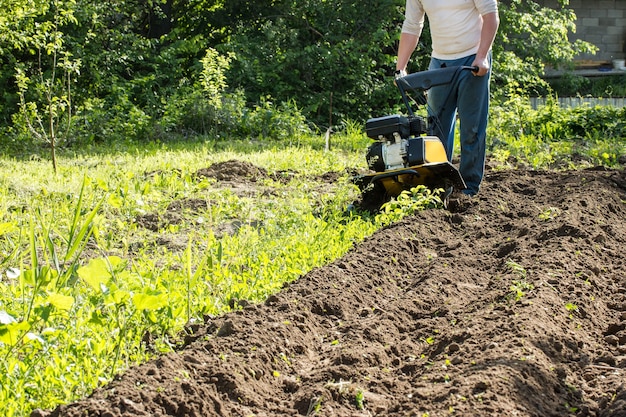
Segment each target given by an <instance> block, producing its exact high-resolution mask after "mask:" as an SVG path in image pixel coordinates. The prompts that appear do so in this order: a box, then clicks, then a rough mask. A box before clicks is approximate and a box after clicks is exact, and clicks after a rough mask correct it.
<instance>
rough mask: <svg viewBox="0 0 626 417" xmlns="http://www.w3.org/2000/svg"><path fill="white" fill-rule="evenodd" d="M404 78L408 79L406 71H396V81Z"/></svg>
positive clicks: (394, 76) (394, 75)
mask: <svg viewBox="0 0 626 417" xmlns="http://www.w3.org/2000/svg"><path fill="white" fill-rule="evenodd" d="M402 77H406V71H405V70H396V72H394V73H393V79H394V80H397V79H398V78H402Z"/></svg>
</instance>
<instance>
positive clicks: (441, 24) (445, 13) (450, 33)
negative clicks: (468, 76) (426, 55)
mask: <svg viewBox="0 0 626 417" xmlns="http://www.w3.org/2000/svg"><path fill="white" fill-rule="evenodd" d="M497 12H498V3H497V1H496V0H407V2H406V12H405V19H404V24H403V25H402V32H405V33H410V34H413V35H417V36H418V37H419V36H420V35H421V34H422V29H423V28H424V16H425V15H427V16H428V22H429V25H430V34H431V36H432V41H433V45H432V46H433V53H432V55H433V57H434V58H437V59H443V60H448V59H458V58H463V57H466V56H468V55H472V54H475V53H476V52H477V51H478V46H479V44H480V33H481V29H482V26H483V19H482V16H483V15H486V14H489V13H497Z"/></svg>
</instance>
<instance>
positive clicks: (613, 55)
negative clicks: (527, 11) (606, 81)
mask: <svg viewBox="0 0 626 417" xmlns="http://www.w3.org/2000/svg"><path fill="white" fill-rule="evenodd" d="M535 1H536V2H537V3H538V4H540V5H543V6H547V7H555V8H556V7H557V6H558V3H557V1H556V0H535ZM569 8H571V9H573V10H574V12H575V13H576V17H577V21H576V33H575V34H573V35H571V37H570V38H571V39H572V40H573V39H582V40H585V41H587V42H590V43H592V44H594V45H596V46H597V47H598V48H599V51H598V52H597V54H596V55H583V56H579V57H578V58H577V59H580V60H593V61H611V60H612V59H624V58H625V57H626V45H625V42H626V0H570V4H569Z"/></svg>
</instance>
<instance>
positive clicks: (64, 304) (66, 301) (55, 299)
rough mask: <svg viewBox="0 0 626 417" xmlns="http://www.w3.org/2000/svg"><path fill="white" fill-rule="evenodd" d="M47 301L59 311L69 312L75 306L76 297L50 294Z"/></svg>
mask: <svg viewBox="0 0 626 417" xmlns="http://www.w3.org/2000/svg"><path fill="white" fill-rule="evenodd" d="M47 301H48V302H49V303H50V304H52V305H53V306H54V307H55V308H58V309H59V310H66V311H67V310H69V309H71V308H72V306H73V305H74V297H72V296H69V295H63V294H58V293H54V292H52V293H48V298H47Z"/></svg>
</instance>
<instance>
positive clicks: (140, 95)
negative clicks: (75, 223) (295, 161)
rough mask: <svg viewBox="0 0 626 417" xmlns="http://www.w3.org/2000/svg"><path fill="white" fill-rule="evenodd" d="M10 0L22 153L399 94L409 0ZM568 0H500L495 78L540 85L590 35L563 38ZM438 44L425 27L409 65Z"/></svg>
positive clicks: (354, 111) (506, 83) (237, 131)
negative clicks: (555, 4) (394, 76)
mask: <svg viewBox="0 0 626 417" xmlns="http://www.w3.org/2000/svg"><path fill="white" fill-rule="evenodd" d="M0 5H2V8H3V14H2V16H0V57H1V58H2V59H1V60H0V67H1V68H0V69H1V71H0V85H2V96H1V97H0V102H1V107H0V134H1V135H2V136H1V141H2V144H3V145H4V146H3V148H4V149H5V150H6V149H10V150H11V151H12V152H13V153H18V151H19V149H20V148H21V149H23V150H24V149H25V150H28V153H32V151H33V149H32V144H33V143H35V144H47V145H48V146H49V147H50V149H51V150H52V151H53V152H54V150H55V149H56V148H57V147H59V146H70V145H76V144H79V145H83V146H85V145H97V144H101V143H103V142H112V141H116V140H155V139H156V140H164V139H167V138H169V137H171V136H172V135H181V134H182V135H195V134H203V135H210V136H211V137H213V138H219V137H222V138H223V137H254V138H259V137H266V138H273V137H275V136H276V135H278V136H287V135H292V134H294V133H295V134H298V133H301V132H305V133H306V132H308V131H311V130H313V131H315V130H318V129H321V130H325V129H327V128H329V127H335V130H336V128H337V126H340V125H341V124H342V123H344V122H346V121H347V120H356V121H363V120H365V119H366V118H368V117H371V116H377V115H380V114H384V113H385V112H388V111H392V110H394V109H397V108H398V106H400V104H401V103H400V102H399V100H398V97H397V94H396V91H395V89H394V88H393V85H392V84H391V73H392V70H393V68H394V60H395V54H396V43H397V38H398V32H399V28H400V25H401V22H402V19H403V10H404V0H385V1H382V2H380V1H379V2H375V1H368V2H353V1H349V0H332V1H329V0H310V1H306V2H294V1H287V0H277V1H271V2H257V3H254V7H250V3H249V2H242V1H239V0H236V1H228V2H226V1H223V0H190V1H181V0H150V1H144V2H140V1H117V0H114V1H108V2H98V1H94V0H37V1H29V0H3V1H1V2H0ZM561 5H562V6H563V8H560V9H558V10H556V9H547V8H541V7H539V6H538V5H537V4H536V3H535V2H533V1H530V0H512V1H508V2H503V3H501V5H500V9H501V19H502V25H501V29H500V34H499V37H498V40H497V42H496V47H495V50H494V53H495V56H496V59H495V62H496V68H495V69H496V72H495V77H494V81H495V83H496V86H497V87H498V91H500V92H504V93H505V94H510V93H511V91H517V89H518V88H522V87H524V88H526V87H528V86H532V85H539V84H541V81H540V78H539V75H540V74H541V72H542V70H543V65H544V64H546V63H550V64H552V65H559V64H560V63H563V62H567V61H568V60H570V59H571V58H572V56H574V55H575V54H576V53H577V52H578V51H581V50H587V49H588V48H589V46H588V45H585V44H581V43H574V44H571V43H570V42H569V41H568V40H567V35H568V33H570V32H571V31H573V30H574V28H575V26H574V19H575V16H574V15H573V13H572V12H571V10H569V9H567V8H566V7H565V6H567V0H561ZM429 44H430V42H429V34H428V28H426V30H425V33H424V35H423V37H422V42H421V45H420V48H419V50H418V52H417V53H416V54H415V57H414V59H413V61H412V62H411V69H412V70H413V71H415V70H419V69H423V68H424V67H425V66H426V60H427V59H428V53H429ZM207 75H208V76H207ZM283 129H287V130H283ZM53 159H54V153H53Z"/></svg>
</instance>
